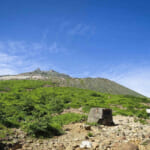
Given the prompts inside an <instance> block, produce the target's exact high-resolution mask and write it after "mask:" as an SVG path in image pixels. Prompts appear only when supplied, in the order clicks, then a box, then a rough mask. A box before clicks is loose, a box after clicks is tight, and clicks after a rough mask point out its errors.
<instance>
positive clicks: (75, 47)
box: [0, 0, 150, 97]
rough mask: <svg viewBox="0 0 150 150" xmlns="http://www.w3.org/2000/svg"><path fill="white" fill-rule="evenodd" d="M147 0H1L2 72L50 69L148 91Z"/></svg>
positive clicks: (149, 25) (149, 27) (149, 13)
mask: <svg viewBox="0 0 150 150" xmlns="http://www.w3.org/2000/svg"><path fill="white" fill-rule="evenodd" d="M149 6H150V2H149V1H148V0H144V1H141V0H126V1H121V0H113V1H112V0H13V1H12V0H0V74H1V75H2V74H17V73H21V72H26V71H32V70H34V69H36V68H38V67H40V68H41V69H43V70H49V69H54V70H56V71H58V72H63V73H67V74H69V75H71V76H73V77H89V76H90V77H104V78H108V79H111V80H114V81H116V82H118V83H120V84H122V85H125V86H127V87H129V88H131V89H134V90H136V91H138V92H140V93H142V94H144V95H146V96H149V97H150V80H149V77H150V60H149V58H150V9H149Z"/></svg>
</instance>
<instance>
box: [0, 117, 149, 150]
mask: <svg viewBox="0 0 150 150" xmlns="http://www.w3.org/2000/svg"><path fill="white" fill-rule="evenodd" d="M149 121H150V120H149ZM114 122H115V123H116V126H103V125H99V126H90V125H86V124H85V123H84V122H81V123H72V124H69V125H65V126H64V130H65V134H64V135H62V136H58V137H54V138H52V139H31V138H27V137H26V135H25V134H24V133H23V132H22V131H20V130H17V129H14V136H13V137H9V138H8V139H5V140H3V142H2V143H3V144H5V146H6V145H7V147H6V148H5V149H9V148H10V147H11V149H12V150H86V149H89V150H150V124H145V125H143V124H141V123H139V122H135V118H133V117H125V116H115V117H114ZM2 143H1V145H2ZM6 143H7V144H6ZM8 143H9V144H8ZM85 143H86V144H87V143H88V148H85V147H86V144H85ZM84 144H85V145H84ZM8 145H9V146H8ZM8 147H9V148H8Z"/></svg>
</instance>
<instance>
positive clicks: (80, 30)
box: [68, 24, 92, 35]
mask: <svg viewBox="0 0 150 150" xmlns="http://www.w3.org/2000/svg"><path fill="white" fill-rule="evenodd" d="M91 31H92V28H91V27H90V26H89V25H85V24H77V25H75V26H74V27H72V29H69V31H68V33H69V34H71V35H84V34H86V33H91Z"/></svg>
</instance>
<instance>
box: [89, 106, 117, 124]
mask: <svg viewBox="0 0 150 150" xmlns="http://www.w3.org/2000/svg"><path fill="white" fill-rule="evenodd" d="M88 123H98V124H102V125H114V122H113V118H112V110H111V109H107V108H91V110H90V113H89V115H88Z"/></svg>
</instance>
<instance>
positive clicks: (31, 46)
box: [0, 41, 66, 56]
mask: <svg viewBox="0 0 150 150" xmlns="http://www.w3.org/2000/svg"><path fill="white" fill-rule="evenodd" d="M65 51H66V48H63V47H62V46H61V45H59V44H58V43H57V42H52V43H51V44H47V43H44V42H25V41H7V42H3V41H0V52H8V53H9V54H16V53H17V54H19V53H27V54H28V56H29V55H32V54H33V55H36V54H39V53H41V52H42V53H43V52H45V53H63V52H65Z"/></svg>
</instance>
